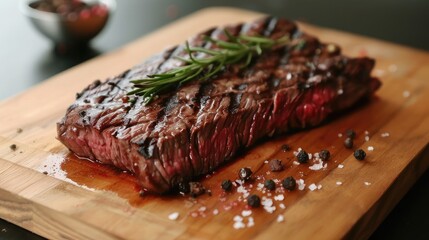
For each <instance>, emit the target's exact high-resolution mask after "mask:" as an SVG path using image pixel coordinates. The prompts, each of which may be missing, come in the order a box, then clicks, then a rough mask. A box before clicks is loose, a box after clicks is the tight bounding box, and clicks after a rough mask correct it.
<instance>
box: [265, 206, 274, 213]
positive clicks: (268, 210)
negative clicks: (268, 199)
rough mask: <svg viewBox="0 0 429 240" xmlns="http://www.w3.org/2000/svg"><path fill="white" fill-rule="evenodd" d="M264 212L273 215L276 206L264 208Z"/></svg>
mask: <svg viewBox="0 0 429 240" xmlns="http://www.w3.org/2000/svg"><path fill="white" fill-rule="evenodd" d="M264 209H265V211H267V212H268V213H273V212H274V211H275V210H276V206H271V207H268V206H264Z"/></svg>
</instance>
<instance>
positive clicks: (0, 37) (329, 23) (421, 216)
mask: <svg viewBox="0 0 429 240" xmlns="http://www.w3.org/2000/svg"><path fill="white" fill-rule="evenodd" d="M211 6H230V7H237V8H244V9H250V10H255V11H259V12H264V13H268V14H272V15H276V16H282V17H286V18H290V19H295V20H299V21H303V22H308V23H311V24H314V25H319V26H323V27H329V28H334V29H338V30H342V31H348V32H353V33H356V34H361V35H366V36H370V37H374V38H379V39H383V40H386V41H391V42H395V43H398V44H403V45H408V46H410V47H413V48H418V49H421V50H422V51H429V1H428V0H377V1H374V0H347V1H344V0H329V1H322V0H229V1H225V0H180V1H172V0H118V1H117V7H116V10H115V12H114V14H113V16H112V17H111V18H110V19H109V22H108V24H107V26H106V27H105V29H104V30H103V31H102V32H101V34H100V35H99V36H97V37H96V38H95V39H94V40H93V41H92V42H91V44H90V46H89V47H87V48H83V49H81V50H79V51H74V52H73V53H72V54H64V53H61V51H60V52H59V51H54V47H53V44H52V43H51V42H50V41H48V40H47V39H46V38H45V37H43V36H42V35H41V34H40V33H39V32H37V31H36V30H35V28H34V27H33V26H32V25H31V24H30V22H29V21H28V19H26V18H25V17H24V16H23V15H22V14H21V13H20V11H19V1H16V0H1V1H0V59H1V60H0V61H1V64H0V73H1V76H2V79H1V80H0V101H1V100H2V99H5V98H8V97H10V96H13V95H16V94H17V93H19V92H22V91H24V90H25V89H28V88H30V87H31V86H33V85H35V84H38V83H40V82H42V81H44V80H46V79H47V78H49V77H51V76H53V75H55V74H57V73H59V72H61V71H64V70H66V69H68V68H70V67H73V66H75V65H77V64H80V63H82V62H84V61H86V60H89V59H91V58H93V57H96V56H98V55H100V54H103V53H106V52H110V51H113V50H115V49H118V48H120V47H121V46H123V45H125V44H127V43H129V42H131V41H133V40H135V39H137V38H140V37H142V36H143V35H145V34H147V33H150V32H151V31H153V30H155V29H157V28H159V27H161V26H163V25H165V24H168V23H170V22H172V21H174V20H176V19H178V18H180V17H183V16H186V15H188V14H190V13H192V12H195V11H197V10H199V9H203V8H206V7H211ZM219 17H221V16H219ZM142 60H143V59H142ZM428 202H429V172H426V174H424V175H423V177H422V178H421V179H420V180H419V182H417V184H416V185H415V186H414V187H413V188H412V189H411V190H410V192H409V193H408V194H407V195H406V196H405V197H404V199H403V200H402V201H401V202H400V203H399V205H398V206H397V207H396V208H395V209H394V210H393V211H392V213H391V214H390V215H389V216H388V217H387V219H386V220H385V221H384V222H383V224H382V225H381V226H380V227H379V228H378V229H377V231H376V232H375V233H374V234H373V236H372V238H373V239H379V238H381V239H429V233H428V232H427V231H426V227H428V226H429V221H428V220H427V219H426V218H425V217H426V216H429V206H427V203H428ZM0 218H1V216H0ZM0 239H42V238H40V237H38V236H37V235H34V234H32V233H30V232H27V231H25V230H22V229H20V228H19V227H16V226H14V225H13V224H10V223H8V222H6V221H4V220H1V219H0Z"/></svg>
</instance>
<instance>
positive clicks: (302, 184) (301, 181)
mask: <svg viewBox="0 0 429 240" xmlns="http://www.w3.org/2000/svg"><path fill="white" fill-rule="evenodd" d="M296 183H297V184H298V190H301V191H302V190H304V189H305V182H304V179H298V180H296Z"/></svg>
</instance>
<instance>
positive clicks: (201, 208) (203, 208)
mask: <svg viewBox="0 0 429 240" xmlns="http://www.w3.org/2000/svg"><path fill="white" fill-rule="evenodd" d="M206 210H207V208H206V207H204V206H203V207H200V208H199V209H198V211H199V212H204V211H206Z"/></svg>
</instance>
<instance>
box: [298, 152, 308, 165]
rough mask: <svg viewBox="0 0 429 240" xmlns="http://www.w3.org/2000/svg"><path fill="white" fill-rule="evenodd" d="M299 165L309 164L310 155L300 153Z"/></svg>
mask: <svg viewBox="0 0 429 240" xmlns="http://www.w3.org/2000/svg"><path fill="white" fill-rule="evenodd" d="M296 158H297V159H298V162H299V163H307V162H308V160H309V159H308V153H307V152H306V151H304V150H301V151H299V153H298V155H296Z"/></svg>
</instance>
